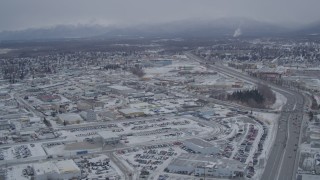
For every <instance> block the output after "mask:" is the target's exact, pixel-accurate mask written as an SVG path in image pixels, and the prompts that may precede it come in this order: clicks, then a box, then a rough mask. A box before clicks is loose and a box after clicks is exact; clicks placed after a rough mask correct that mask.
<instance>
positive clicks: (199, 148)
mask: <svg viewBox="0 0 320 180" xmlns="http://www.w3.org/2000/svg"><path fill="white" fill-rule="evenodd" d="M183 144H184V145H185V146H186V148H188V149H191V150H192V151H194V152H196V153H201V154H206V155H210V154H217V153H219V152H220V149H219V148H218V147H217V146H215V145H213V144H211V143H209V142H207V141H204V140H202V139H197V138H193V139H187V140H185V141H184V142H183Z"/></svg>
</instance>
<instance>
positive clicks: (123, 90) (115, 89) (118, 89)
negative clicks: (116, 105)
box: [109, 85, 136, 96]
mask: <svg viewBox="0 0 320 180" xmlns="http://www.w3.org/2000/svg"><path fill="white" fill-rule="evenodd" d="M109 88H110V90H111V92H112V93H115V94H119V95H123V96H129V95H131V94H134V93H136V90H135V89H132V88H129V87H127V86H118V85H115V86H109Z"/></svg>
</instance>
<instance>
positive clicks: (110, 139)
mask: <svg viewBox="0 0 320 180" xmlns="http://www.w3.org/2000/svg"><path fill="white" fill-rule="evenodd" d="M98 135H99V139H100V141H101V142H102V144H103V146H105V145H108V144H117V143H119V142H120V139H121V138H120V136H118V135H117V134H116V133H115V132H112V131H100V132H98Z"/></svg>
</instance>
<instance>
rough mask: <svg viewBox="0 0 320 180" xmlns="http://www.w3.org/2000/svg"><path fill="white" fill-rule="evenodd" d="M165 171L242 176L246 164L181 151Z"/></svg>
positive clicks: (226, 176) (196, 174) (214, 175)
mask: <svg viewBox="0 0 320 180" xmlns="http://www.w3.org/2000/svg"><path fill="white" fill-rule="evenodd" d="M166 171H168V172H171V173H179V174H192V173H194V175H195V176H204V175H206V176H211V177H222V178H230V177H242V176H243V175H244V174H245V171H246V165H245V164H242V163H241V162H239V161H236V160H231V159H216V158H214V157H211V156H204V155H201V154H187V153H183V154H181V155H180V156H179V157H177V158H176V159H175V160H173V161H172V162H171V163H170V164H169V166H168V167H167V168H166Z"/></svg>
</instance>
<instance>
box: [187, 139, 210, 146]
mask: <svg viewBox="0 0 320 180" xmlns="http://www.w3.org/2000/svg"><path fill="white" fill-rule="evenodd" d="M185 141H187V142H191V143H193V144H195V145H197V146H199V147H201V148H205V147H213V146H214V145H213V144H211V143H209V142H207V141H204V140H202V139H197V138H192V139H187V140H185Z"/></svg>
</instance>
